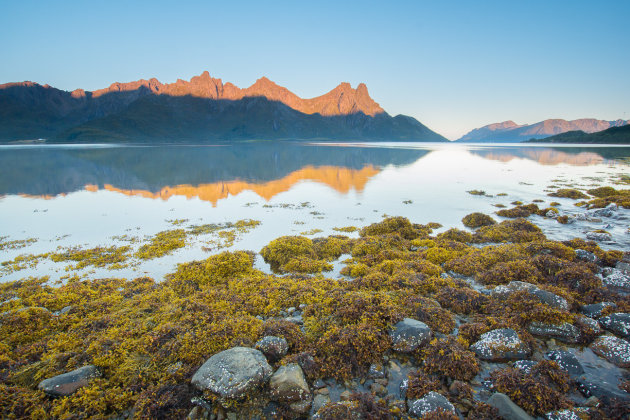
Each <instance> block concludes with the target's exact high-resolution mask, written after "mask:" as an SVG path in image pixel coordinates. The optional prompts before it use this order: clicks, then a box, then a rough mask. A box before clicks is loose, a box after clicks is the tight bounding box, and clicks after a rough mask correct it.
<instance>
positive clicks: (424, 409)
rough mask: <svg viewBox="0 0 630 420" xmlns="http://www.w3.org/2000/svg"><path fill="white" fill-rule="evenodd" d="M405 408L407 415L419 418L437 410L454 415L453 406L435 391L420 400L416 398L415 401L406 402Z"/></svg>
mask: <svg viewBox="0 0 630 420" xmlns="http://www.w3.org/2000/svg"><path fill="white" fill-rule="evenodd" d="M407 408H408V413H409V414H411V415H412V416H415V417H420V418H422V417H423V416H425V415H427V414H428V413H431V412H433V411H437V410H438V409H442V410H444V411H450V412H452V413H453V414H454V413H455V407H454V406H453V404H451V402H450V401H449V400H447V399H446V397H444V396H443V395H441V394H438V393H437V392H435V391H431V392H429V393H428V394H427V395H425V396H424V397H422V398H418V399H416V400H408V401H407Z"/></svg>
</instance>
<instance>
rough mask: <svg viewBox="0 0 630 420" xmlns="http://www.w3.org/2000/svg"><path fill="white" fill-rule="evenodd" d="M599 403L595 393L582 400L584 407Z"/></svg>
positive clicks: (594, 405)
mask: <svg viewBox="0 0 630 420" xmlns="http://www.w3.org/2000/svg"><path fill="white" fill-rule="evenodd" d="M598 405H599V398H597V397H596V396H595V395H591V396H590V397H588V398H587V399H586V401H584V407H597V406H598Z"/></svg>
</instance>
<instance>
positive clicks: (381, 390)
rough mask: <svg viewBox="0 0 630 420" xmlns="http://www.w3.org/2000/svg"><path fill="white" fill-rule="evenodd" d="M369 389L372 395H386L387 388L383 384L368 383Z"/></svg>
mask: <svg viewBox="0 0 630 420" xmlns="http://www.w3.org/2000/svg"><path fill="white" fill-rule="evenodd" d="M370 391H371V392H372V394H374V395H379V396H384V395H387V388H385V387H384V386H383V385H381V384H379V383H376V382H375V383H373V384H372V385H370Z"/></svg>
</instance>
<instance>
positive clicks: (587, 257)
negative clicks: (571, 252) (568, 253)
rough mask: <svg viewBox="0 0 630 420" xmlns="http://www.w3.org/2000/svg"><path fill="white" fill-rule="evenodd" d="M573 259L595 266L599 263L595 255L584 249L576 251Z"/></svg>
mask: <svg viewBox="0 0 630 420" xmlns="http://www.w3.org/2000/svg"><path fill="white" fill-rule="evenodd" d="M575 258H576V259H578V260H580V261H586V262H592V263H595V264H597V263H598V262H599V258H597V255H595V254H593V253H592V252H590V251H587V250H585V249H576V250H575Z"/></svg>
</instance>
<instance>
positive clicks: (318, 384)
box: [313, 379, 326, 389]
mask: <svg viewBox="0 0 630 420" xmlns="http://www.w3.org/2000/svg"><path fill="white" fill-rule="evenodd" d="M325 387H326V382H324V381H322V380H321V379H317V380H316V381H315V382H313V388H316V389H317V388H325Z"/></svg>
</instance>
